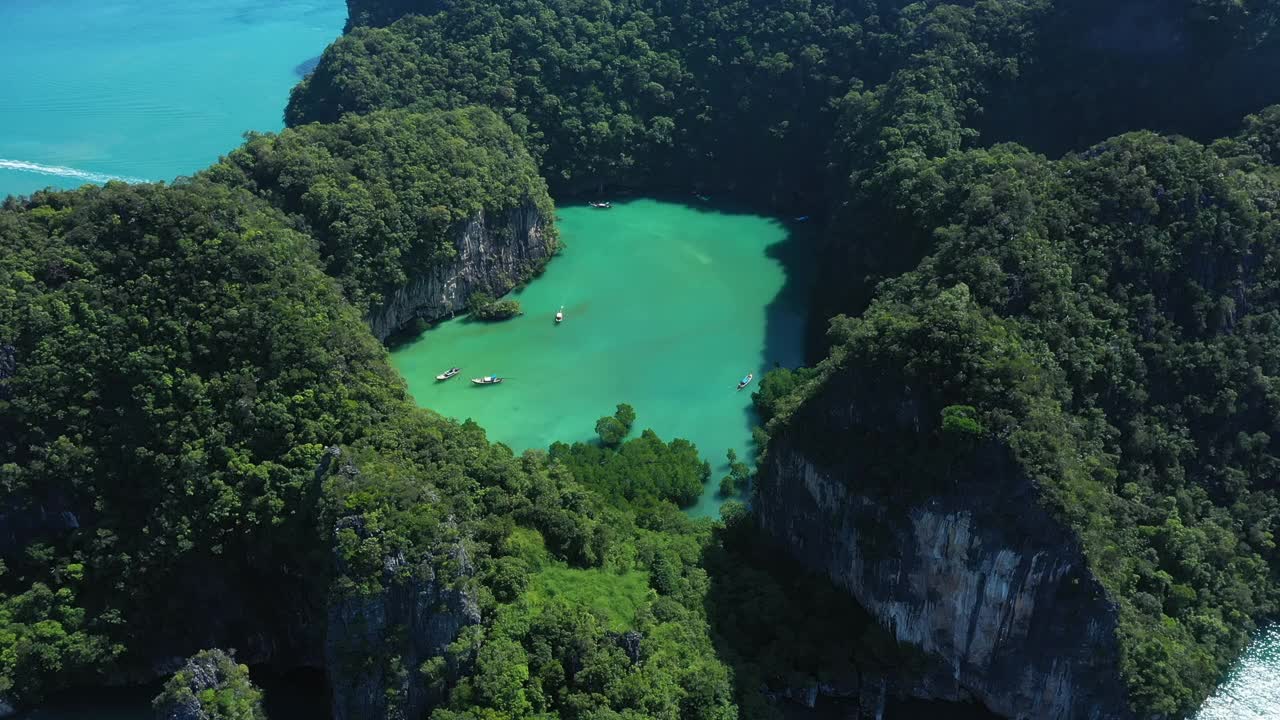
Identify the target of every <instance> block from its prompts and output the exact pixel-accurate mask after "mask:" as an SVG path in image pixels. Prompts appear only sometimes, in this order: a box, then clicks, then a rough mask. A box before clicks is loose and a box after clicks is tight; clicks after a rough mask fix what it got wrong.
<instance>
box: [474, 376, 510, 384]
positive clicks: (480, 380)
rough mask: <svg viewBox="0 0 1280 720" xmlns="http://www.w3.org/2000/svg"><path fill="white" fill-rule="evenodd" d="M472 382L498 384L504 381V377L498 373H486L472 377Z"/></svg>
mask: <svg viewBox="0 0 1280 720" xmlns="http://www.w3.org/2000/svg"><path fill="white" fill-rule="evenodd" d="M471 382H473V383H475V384H476V385H497V384H498V383H500V382H502V378H500V377H498V376H497V375H485V376H484V377H478V378H471Z"/></svg>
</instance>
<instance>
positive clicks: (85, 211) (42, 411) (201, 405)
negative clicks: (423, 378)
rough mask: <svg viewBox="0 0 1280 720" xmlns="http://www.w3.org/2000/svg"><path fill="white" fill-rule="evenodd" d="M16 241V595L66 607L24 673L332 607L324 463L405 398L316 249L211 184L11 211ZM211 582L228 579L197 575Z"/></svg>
mask: <svg viewBox="0 0 1280 720" xmlns="http://www.w3.org/2000/svg"><path fill="white" fill-rule="evenodd" d="M0 238H2V242H3V247H4V252H2V253H0V287H3V290H0V336H3V337H4V338H6V340H7V341H8V343H10V344H11V345H12V347H13V348H14V353H13V357H14V359H15V366H16V370H15V371H14V373H13V376H12V377H10V378H8V379H6V380H4V386H5V395H6V397H7V399H6V400H5V401H4V402H3V416H4V418H5V421H6V426H7V427H6V432H4V433H2V434H0V468H2V470H0V476H2V481H3V484H4V496H5V497H6V498H7V499H6V503H8V507H7V510H6V512H10V513H13V514H14V516H15V517H18V518H21V517H24V516H25V517H34V518H36V520H35V521H34V522H33V521H31V520H27V521H19V522H18V523H17V524H16V525H15V527H17V528H19V534H18V538H17V539H18V544H17V545H16V546H15V545H9V546H7V547H6V549H5V557H4V560H5V563H6V564H7V569H8V572H7V573H6V574H5V576H4V578H3V587H4V592H5V594H6V595H7V596H8V598H9V600H8V603H12V604H13V605H12V606H11V607H12V609H13V615H12V617H13V618H14V621H15V622H17V623H24V622H30V620H26V619H24V618H26V616H27V613H26V612H25V611H23V610H22V608H25V607H30V604H31V603H34V602H42V601H41V600H39V598H40V597H42V596H43V593H44V592H45V591H42V590H41V587H44V588H49V589H56V592H55V595H56V597H57V598H58V601H57V602H58V603H59V604H61V605H63V606H65V607H67V609H66V610H64V611H60V612H57V613H54V614H53V615H51V616H50V617H49V621H50V623H49V624H47V625H43V626H40V627H39V628H37V630H38V633H39V635H40V636H41V637H42V638H44V639H43V640H42V641H41V643H42V644H45V645H46V646H45V648H44V649H43V650H40V651H39V652H38V653H37V654H35V655H31V653H33V652H35V651H34V650H32V649H31V648H30V646H29V645H27V644H25V643H24V642H23V640H22V637H23V635H22V632H23V631H22V630H21V629H20V628H21V626H16V627H15V629H17V630H18V637H17V638H16V639H15V640H14V642H13V644H11V645H9V646H8V650H7V656H8V657H12V656H13V654H17V655H18V657H19V660H18V662H19V664H21V665H24V667H27V669H25V670H24V669H18V670H16V671H15V676H17V677H23V676H24V675H25V674H26V673H27V672H28V671H29V670H30V669H31V668H30V667H29V666H27V665H25V664H24V663H22V662H21V658H22V657H23V656H24V655H30V657H31V662H32V663H35V664H36V665H38V666H41V667H43V668H45V669H47V670H48V671H49V673H50V675H52V676H57V677H62V678H63V679H66V678H67V677H75V675H74V673H75V671H76V669H77V668H78V667H79V666H81V665H88V664H92V663H95V662H98V661H100V660H109V659H110V658H111V657H112V656H113V655H114V654H116V652H117V651H115V650H114V649H113V648H115V646H116V645H117V644H118V643H122V642H124V641H125V640H127V639H128V640H132V639H137V638H147V639H165V640H166V642H172V643H173V645H175V646H176V647H175V648H174V649H176V650H179V651H191V650H194V649H196V648H188V647H186V646H187V645H188V644H196V643H199V642H200V641H201V638H200V635H199V634H200V633H201V632H203V629H202V628H199V627H198V626H193V623H191V618H190V616H191V608H193V607H201V606H202V602H208V601H209V599H211V598H217V597H218V596H219V595H225V594H228V593H229V594H231V595H233V596H234V595H235V594H237V593H238V592H240V590H241V589H242V588H243V587H246V586H252V585H253V584H255V583H267V582H268V581H269V582H270V584H272V585H274V586H275V587H276V588H277V590H276V592H277V593H278V594H279V595H280V596H282V597H294V598H296V599H297V600H298V601H299V603H300V604H301V605H303V606H305V604H306V602H307V601H308V599H310V600H311V601H314V600H315V599H316V598H317V596H318V593H317V590H318V588H317V587H316V585H315V583H316V582H317V581H320V582H323V572H322V571H321V570H320V568H319V567H317V563H318V562H321V561H322V559H323V557H324V556H325V554H326V553H325V551H324V549H323V547H322V546H318V545H317V544H316V543H315V537H314V536H315V528H316V516H315V500H314V498H313V497H312V495H313V492H314V476H315V467H316V464H317V462H318V459H319V457H320V453H321V451H322V449H323V447H324V445H325V444H329V443H334V442H344V441H348V440H352V439H354V438H357V437H359V436H360V435H361V434H362V433H363V432H364V431H365V429H366V428H368V427H369V426H370V425H372V424H373V423H374V422H375V421H376V419H377V418H379V417H381V416H383V415H385V414H386V413H387V412H388V411H389V410H390V408H392V407H399V406H400V404H401V403H403V396H402V393H401V391H400V389H399V385H398V381H397V380H395V379H394V376H393V374H392V372H391V371H390V370H389V369H388V368H387V367H386V365H385V363H384V362H383V361H382V353H383V351H382V350H381V349H380V348H379V347H378V346H377V344H376V343H375V342H373V341H372V339H371V338H370V337H369V335H368V333H367V332H366V331H365V330H364V329H363V328H361V327H360V324H359V321H358V319H357V318H356V315H355V314H354V312H353V311H352V310H351V309H350V308H349V307H346V306H345V305H343V304H342V303H341V302H340V300H339V298H338V296H337V294H336V292H335V289H334V287H333V284H332V282H331V281H330V280H329V279H328V278H327V277H325V276H324V274H323V273H322V272H320V270H319V268H318V264H317V262H316V260H315V253H314V250H313V249H312V246H311V244H310V243H309V241H308V240H307V238H306V237H305V236H303V235H301V234H299V233H297V232H295V231H293V230H290V229H289V228H288V227H287V224H286V223H285V221H284V218H283V217H282V216H280V215H279V214H278V213H276V212H274V211H272V210H270V209H269V208H267V207H266V206H265V205H264V204H263V203H261V202H260V201H257V200H255V199H254V198H253V197H252V196H251V195H249V194H248V193H246V192H243V191H237V190H231V189H227V188H225V187H221V186H217V185H213V184H210V183H207V182H194V183H191V184H187V185H182V186H177V187H173V188H162V187H157V186H137V187H125V186H121V185H112V186H109V187H107V188H91V189H86V190H82V191H76V192H71V193H47V194H40V195H37V196H36V197H35V198H33V199H32V200H31V201H30V202H29V203H26V204H25V205H22V206H10V207H9V208H7V209H6V210H4V211H3V212H0ZM33 514H34V515H33ZM50 514H52V515H53V516H54V517H60V518H62V519H61V520H59V521H58V522H49V521H48V520H45V521H44V522H41V521H40V520H39V518H42V517H43V518H48V517H49V516H50ZM72 566H74V567H75V568H76V572H75V574H74V575H71V574H68V573H67V572H66V571H65V569H66V568H68V567H72ZM209 568H217V569H218V572H219V574H220V578H221V579H220V582H219V583H216V584H210V585H207V586H200V585H193V584H192V583H191V580H190V579H191V578H192V577H198V576H201V575H202V574H204V573H205V572H206V570H207V569H209ZM33 593H34V595H32V594H33ZM24 598H27V599H24ZM215 602H216V600H215ZM287 605H288V604H287V603H281V604H280V606H279V611H280V613H281V614H287V613H289V612H290V609H289V607H288V606H287ZM268 607H269V606H268ZM232 612H233V613H241V612H243V613H245V614H244V615H243V616H242V617H241V621H243V622H244V623H246V626H247V627H262V626H264V625H268V626H270V625H275V624H277V623H286V621H285V620H284V619H283V618H282V617H280V616H276V615H275V614H274V613H273V612H270V611H267V612H265V613H263V614H262V615H258V616H253V615H251V614H250V613H249V611H248V610H247V609H245V608H243V606H238V608H237V609H236V610H233V611H232ZM234 616H235V615H234V614H233V615H232V617H234ZM58 622H61V623H62V628H63V630H61V631H57V632H55V630H56V628H54V627H53V625H56V624H57V623H58ZM61 632H65V633H66V634H67V638H68V639H67V640H60V639H55V638H57V637H61ZM94 638H105V639H94ZM145 642H146V641H145V640H144V641H143V643H142V645H133V644H132V643H131V645H133V646H132V647H131V648H130V649H132V650H138V651H141V650H145V649H146V648H145ZM46 643H47V644H46ZM58 648H62V649H58ZM55 652H56V653H61V654H62V658H61V659H58V658H51V657H48V654H49V653H55ZM64 665H65V666H64ZM38 693H39V684H38V683H36V682H35V681H33V680H25V681H23V684H22V686H21V687H16V688H14V694H15V695H19V696H30V695H35V694H38Z"/></svg>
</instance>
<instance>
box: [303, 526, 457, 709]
mask: <svg viewBox="0 0 1280 720" xmlns="http://www.w3.org/2000/svg"><path fill="white" fill-rule="evenodd" d="M336 529H337V531H339V532H340V531H342V530H344V529H351V530H355V531H356V533H357V534H358V535H360V536H361V537H366V536H368V535H369V532H368V530H366V528H365V527H364V523H363V519H362V518H358V517H353V518H345V519H343V520H341V521H339V523H338V527H337V528H336ZM442 552H447V553H449V554H451V555H452V556H453V557H454V559H455V560H457V559H458V555H459V554H461V555H462V558H461V560H462V561H461V562H459V566H460V567H462V568H463V569H464V572H467V571H468V570H469V568H470V562H469V561H468V560H467V558H466V557H465V555H466V553H465V550H464V549H463V547H462V545H461V544H458V545H457V546H456V547H453V548H446V549H442ZM339 566H341V561H339ZM339 572H340V573H341V572H342V568H341V567H339ZM464 580H465V578H464ZM460 586H465V582H462V583H454V584H453V586H446V584H445V583H443V582H441V581H439V580H438V579H437V578H436V575H435V572H434V570H433V568H432V567H431V566H430V565H429V564H426V563H423V564H420V565H417V566H414V567H410V566H409V564H408V563H407V562H406V560H405V558H404V557H403V555H400V554H396V555H393V556H391V557H387V558H385V559H384V563H383V577H382V591H381V592H378V593H374V594H360V593H349V594H346V595H342V596H337V597H334V598H333V599H331V601H330V606H329V611H328V623H327V632H326V639H325V666H326V667H327V668H328V672H329V678H330V688H331V690H332V692H333V720H364V719H365V718H419V717H426V715H427V713H428V711H429V710H430V709H431V708H432V707H433V706H434V705H435V704H436V703H437V702H439V701H440V700H441V698H440V697H438V692H439V691H438V690H437V689H435V688H432V687H428V686H427V685H426V683H425V680H424V678H423V675H422V673H420V672H419V671H418V670H419V668H420V667H421V666H422V664H423V663H424V662H426V661H427V660H430V659H431V658H433V657H436V656H440V655H443V654H444V651H445V648H446V647H447V646H448V645H449V643H451V642H453V641H454V640H455V639H457V637H458V634H459V632H461V630H462V628H463V627H465V626H467V625H474V624H477V623H479V622H480V610H479V607H478V605H477V604H476V602H475V598H474V596H473V595H472V594H471V593H469V592H468V591H467V590H466V589H465V588H464V587H460Z"/></svg>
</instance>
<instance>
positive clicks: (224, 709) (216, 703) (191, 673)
mask: <svg viewBox="0 0 1280 720" xmlns="http://www.w3.org/2000/svg"><path fill="white" fill-rule="evenodd" d="M154 707H155V716H156V720H264V718H265V717H266V716H265V715H264V714H263V712H262V693H261V692H260V691H259V690H258V689H257V688H256V687H254V685H253V683H252V682H251V681H250V680H249V668H247V667H245V666H244V665H240V664H237V663H236V661H235V658H234V657H232V655H231V654H229V653H226V652H223V651H222V650H205V651H203V652H200V653H197V654H196V655H195V656H193V657H192V658H191V659H189V660H187V661H186V663H185V664H183V666H182V667H181V668H179V669H178V670H177V671H176V672H175V673H174V674H173V677H171V678H169V681H168V682H166V683H165V686H164V689H163V690H162V691H161V692H160V695H159V696H157V697H156V699H155V702H154Z"/></svg>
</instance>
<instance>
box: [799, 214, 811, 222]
mask: <svg viewBox="0 0 1280 720" xmlns="http://www.w3.org/2000/svg"><path fill="white" fill-rule="evenodd" d="M808 219H809V216H808V215H800V216H798V217H797V218H796V222H806V221H808Z"/></svg>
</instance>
